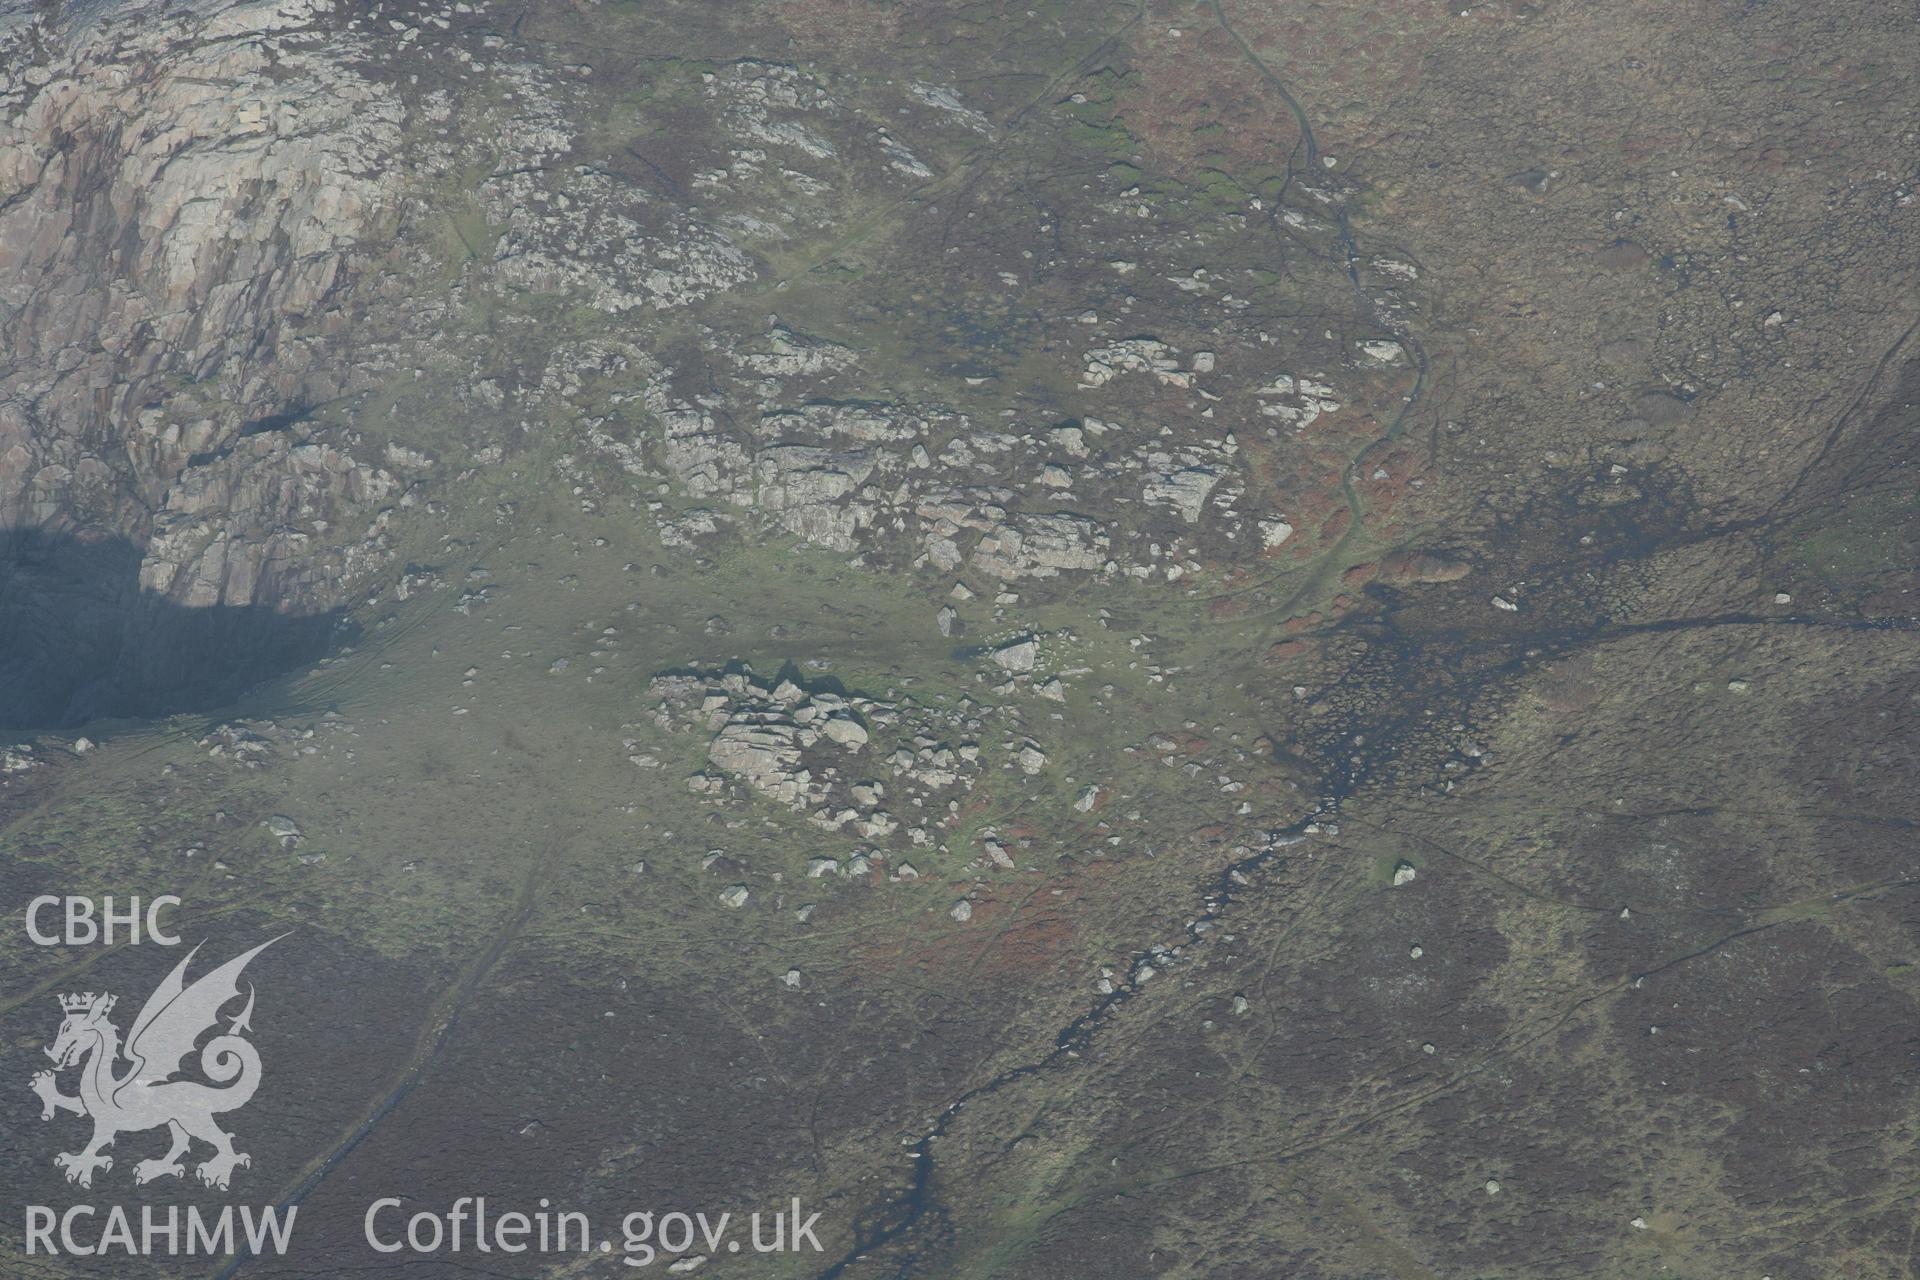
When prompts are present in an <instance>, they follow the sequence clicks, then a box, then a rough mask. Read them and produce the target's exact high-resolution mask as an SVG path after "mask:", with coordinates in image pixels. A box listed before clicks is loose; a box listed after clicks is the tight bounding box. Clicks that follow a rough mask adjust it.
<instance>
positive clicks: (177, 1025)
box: [33, 934, 286, 1191]
mask: <svg viewBox="0 0 1920 1280" xmlns="http://www.w3.org/2000/svg"><path fill="white" fill-rule="evenodd" d="M285 936H286V935H285V934H282V935H281V937H285ZM279 940H280V939H279V938H272V939H269V940H268V941H266V942H263V943H261V944H260V945H259V946H257V947H255V948H254V949H253V950H251V951H249V952H247V953H246V954H245V955H242V956H237V957H235V958H234V959H232V960H229V961H227V963H225V964H223V965H221V966H220V967H219V968H218V969H215V970H214V971H213V972H212V973H209V974H207V975H205V976H204V977H201V978H198V979H196V980H195V981H194V983H193V985H192V986H188V985H187V984H186V982H185V980H184V979H185V975H186V972H187V965H188V964H189V963H191V962H192V960H193V957H194V955H195V954H197V953H198V952H199V950H200V948H199V947H195V948H194V949H193V951H191V952H188V953H187V958H186V959H185V960H182V961H181V962H180V963H179V964H178V965H176V966H175V967H174V970H173V972H172V973H170V974H168V975H167V977H166V980H165V981H163V982H162V983H161V984H160V986H159V987H158V988H157V989H156V990H155V991H154V993H153V994H152V995H151V996H148V997H147V1003H146V1004H145V1005H144V1006H142V1007H141V1009H140V1016H139V1017H137V1018H135V1019H134V1020H133V1031H132V1033H131V1034H129V1035H128V1037H127V1043H126V1048H125V1051H124V1052H125V1057H126V1059H127V1061H128V1063H129V1064H130V1065H129V1066H128V1067H127V1069H126V1071H125V1072H124V1073H122V1074H119V1075H116V1074H114V1068H115V1066H116V1064H117V1063H118V1062H119V1060H120V1058H121V1055H122V1049H121V1045H120V1029H119V1028H118V1027H116V1026H114V1025H113V1023H111V1022H109V1021H107V1015H108V1014H110V1013H112V1012H113V1006H114V997H113V996H110V995H107V994H105V993H102V994H100V995H95V994H94V993H93V992H91V991H89V992H87V993H86V994H85V995H72V996H62V997H60V1008H61V1010H62V1012H64V1013H65V1014H66V1020H65V1021H63V1022H62V1023H61V1024H60V1034H59V1035H58V1036H56V1037H55V1038H54V1041H53V1046H52V1047H51V1048H49V1049H48V1050H47V1056H48V1057H49V1058H52V1059H53V1060H54V1063H55V1064H56V1070H60V1071H64V1070H66V1069H67V1068H68V1067H72V1066H79V1067H80V1093H79V1095H78V1096H77V1097H68V1096H67V1095H65V1094H63V1093H61V1092H60V1089H59V1085H58V1084H57V1083H56V1082H55V1078H54V1073H53V1072H52V1071H41V1072H38V1073H37V1074H35V1076H34V1077H33V1091H34V1092H35V1093H37V1094H39V1095H40V1101H41V1103H42V1109H41V1112H40V1118H41V1119H42V1120H51V1119H53V1115H54V1112H56V1111H71V1112H73V1113H74V1114H75V1115H82V1116H91V1117H92V1118H93V1139H92V1140H91V1141H90V1142H88V1143H87V1145H86V1146H84V1147H82V1148H81V1149H80V1150H78V1151H72V1152H66V1153H63V1154H61V1155H57V1156H55V1157H54V1158H53V1162H54V1164H55V1165H57V1166H59V1167H60V1168H61V1169H62V1170H64V1171H65V1173H66V1175H67V1181H68V1182H77V1183H79V1184H80V1185H81V1186H83V1187H90V1186H92V1185H93V1174H94V1170H96V1169H101V1170H105V1169H111V1168H113V1158H112V1157H111V1156H107V1155H103V1154H101V1152H102V1151H103V1150H104V1149H105V1148H107V1147H110V1146H112V1145H113V1140H114V1138H115V1137H116V1136H118V1135H119V1134H121V1133H129V1132H137V1131H139V1130H141V1129H156V1128H158V1127H160V1126H161V1125H165V1126H166V1127H167V1131H168V1132H169V1133H170V1134H171V1135H172V1136H173V1146H172V1147H171V1148H169V1149H168V1151H167V1153H166V1154H165V1155H163V1156H161V1157H160V1158H159V1159H157V1160H142V1161H140V1162H139V1163H138V1164H136V1165H134V1166H133V1180H134V1182H136V1183H146V1182H151V1181H153V1180H154V1179H155V1178H168V1177H171V1178H178V1177H181V1176H183V1175H184V1174H185V1173H186V1167H185V1166H184V1165H182V1164H181V1163H180V1157H181V1156H183V1155H185V1154H186V1153H187V1149H188V1148H189V1147H190V1146H192V1144H193V1139H195V1138H198V1139H199V1140H200V1141H202V1142H205V1143H207V1144H208V1145H210V1146H211V1147H213V1155H212V1156H211V1157H210V1158H209V1159H207V1160H206V1161H205V1162H204V1163H203V1164H201V1165H200V1166H199V1168H197V1169H195V1170H194V1173H195V1174H196V1175H197V1176H198V1177H199V1179H200V1181H202V1182H204V1183H206V1184H207V1185H208V1186H209V1187H217V1188H219V1189H220V1190H222V1191H224V1190H226V1188H227V1184H228V1182H229V1181H230V1180H231V1179H232V1177H233V1171H234V1169H235V1167H237V1166H239V1165H250V1164H252V1163H253V1161H252V1158H251V1157H249V1156H247V1155H245V1154H243V1153H241V1152H238V1151H235V1150H234V1149H233V1135H232V1134H230V1133H227V1132H226V1131H224V1130H223V1129H221V1128H220V1126H219V1125H217V1124H215V1123H214V1119H213V1118H214V1117H215V1116H216V1115H220V1114H222V1113H224V1112H228V1111H238V1110H239V1109H240V1108H241V1107H244V1106H246V1105H247V1103H248V1101H250V1100H251V1099H252V1097H253V1093H254V1090H255V1089H257V1088H259V1086H260V1055H259V1053H258V1052H257V1051H256V1050H255V1049H254V1047H253V1045H252V1044H250V1043H248V1042H247V1041H246V1040H245V1039H244V1038H243V1037H242V1033H243V1032H247V1031H251V1030H252V1029H253V1028H252V1026H251V1024H250V1023H249V1021H248V1020H249V1019H250V1018H252V1016H253V986H252V984H251V983H249V984H248V986H247V1006H246V1008H244V1009H242V1010H241V1011H240V1014H239V1016H237V1017H235V1018H233V1019H232V1021H231V1023H230V1025H229V1026H228V1028H227V1031H226V1033H225V1034H224V1035H216V1036H214V1037H213V1038H212V1039H211V1040H209V1041H207V1043H206V1045H205V1047H203V1048H202V1049H201V1050H200V1070H201V1071H202V1072H204V1073H205V1074H206V1076H207V1078H208V1079H209V1080H212V1081H214V1082H215V1084H217V1085H222V1086H224V1087H222V1088H215V1087H214V1086H213V1085H207V1084H202V1083H200V1082H199V1081H197V1080H175V1079H172V1077H173V1076H174V1075H175V1074H177V1073H178V1072H179V1071H180V1069H181V1060H182V1059H184V1058H185V1057H186V1056H187V1055H188V1054H190V1053H192V1052H193V1046H194V1042H195V1041H196V1040H198V1039H199V1038H200V1036H201V1035H202V1034H203V1033H204V1032H206V1031H207V1030H209V1029H210V1028H213V1027H215V1026H216V1024H217V1023H218V1022H219V1020H220V1010H221V1008H222V1007H223V1006H224V1005H226V1004H227V1002H228V1001H230V1000H233V999H236V998H237V997H238V996H239V995H240V987H239V979H240V971H241V970H242V969H244V968H246V967H247V962H248V961H249V960H251V959H253V958H254V957H255V956H257V955H259V954H260V953H261V952H262V951H265V950H266V949H267V948H268V947H270V946H272V945H273V944H274V943H275V942H278V941H279Z"/></svg>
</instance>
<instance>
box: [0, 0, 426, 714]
mask: <svg viewBox="0 0 1920 1280" xmlns="http://www.w3.org/2000/svg"><path fill="white" fill-rule="evenodd" d="M327 8H328V6H326V5H325V4H323V3H307V2H306V0H285V2H283V3H240V4H233V3H224V4H223V3H205V2H202V3H197V4H192V5H185V6H183V5H168V6H163V5H157V4H123V5H115V6H106V5H69V6H66V8H65V10H64V12H61V13H59V14H58V15H57V16H52V17H49V16H48V14H49V10H48V6H45V5H24V4H19V5H13V6H11V7H8V6H4V5H0V531H5V533H4V536H3V537H0V555H4V557H5V559H6V561H7V565H6V569H7V572H6V573H5V575H4V578H0V584H3V585H0V590H4V593H5V596H6V599H5V600H4V602H0V603H3V604H4V608H5V610H6V612H7V613H8V614H9V615H10V618H12V619H13V620H14V621H12V622H10V624H9V626H8V628H7V631H8V639H9V641H10V642H18V641H20V640H21V638H22V637H24V636H27V635H29V634H38V633H36V632H33V630H32V628H29V627H27V626H26V625H24V624H23V623H21V622H19V621H18V619H22V618H32V617H39V618H41V619H42V620H46V621H49V622H50V625H51V631H50V632H49V633H48V634H52V635H70V636H71V638H72V639H73V640H74V641H75V642H76V643H73V644H69V645H66V646H63V648H64V650H65V653H66V657H65V658H63V660H62V664H61V665H62V669H65V668H66V667H68V666H71V665H73V663H75V662H82V661H84V660H91V659H98V660H99V661H100V662H101V663H104V664H105V665H104V666H102V667H101V669H99V670H96V671H93V672H92V673H91V674H90V675H81V674H78V673H75V672H69V673H68V676H71V677H73V678H71V679H69V678H68V676H59V677H56V676H55V675H54V672H53V670H52V669H51V668H48V667H46V666H45V665H44V664H37V663H36V662H35V661H33V660H31V655H30V654H24V653H14V654H12V655H10V658H12V659H17V661H14V662H13V666H14V668H15V671H14V674H16V675H19V674H21V672H22V671H26V670H32V671H39V672H41V673H42V674H43V675H44V676H46V677H47V679H48V681H49V684H48V687H47V688H45V689H43V690H39V691H37V692H35V693H33V694H31V695H28V694H25V693H23V694H22V695H21V697H20V699H16V701H20V702H21V705H22V707H23V708H24V707H26V706H28V705H30V706H31V707H32V709H33V714H34V715H37V716H45V715H48V714H60V715H71V714H75V713H78V712H80V711H85V710H96V711H113V710H133V709H145V708H148V707H150V706H153V705H160V704H166V703H169V702H171V701H174V699H172V698H170V697H168V696H165V695H159V694H154V696H149V695H150V694H153V693H154V691H148V692H142V691H141V682H142V680H143V679H147V678H151V679H154V680H158V681H161V682H163V683H165V682H168V681H172V680H175V679H176V677H178V676H179V674H180V672H181V671H183V670H185V667H184V666H183V665H182V664H181V663H177V662H174V661H172V660H171V659H170V658H169V657H168V655H169V654H170V653H176V652H177V651H179V650H181V649H182V648H183V647H184V646H195V645H198V646H205V645H207V644H209V643H211V644H213V645H214V646H215V649H216V652H215V654H214V655H213V658H214V661H215V664H216V665H217V664H218V662H219V661H220V660H221V659H223V658H224V659H226V660H229V661H231V662H232V663H233V664H235V665H236V666H245V667H247V668H248V669H252V668H253V667H254V666H255V665H256V662H255V659H257V658H258V656H259V653H258V652H256V650H257V649H259V648H260V644H259V641H260V637H259V636H258V635H257V634H255V630H256V629H255V628H253V627H252V626H251V625H249V626H227V625H224V624H223V625H221V626H211V625H203V624H207V623H208V621H209V619H210V618H211V617H212V616H213V615H209V618H208V619H203V618H197V617H196V616H195V611H196V610H204V609H218V610H222V611H227V616H228V618H229V619H232V618H234V617H250V616H253V615H254V614H256V613H261V614H265V615H275V614H278V615H285V616H287V617H288V618H294V617H299V616H302V615H318V614H324V613H325V612H326V611H327V610H328V609H330V608H331V607H333V606H334V605H335V604H336V603H337V597H338V589H339V582H338V579H339V577H340V574H341V569H342V562H343V560H344V558H345V553H344V552H341V553H337V554H328V553H327V550H326V549H325V548H316V547H314V546H313V545H311V543H312V539H311V536H310V534H309V533H306V532H302V531H300V530H299V529H297V528H296V524H297V523H306V524H307V525H309V526H310V525H311V523H312V521H313V520H315V519H318V520H320V521H323V522H326V523H328V524H329V525H331V524H332V523H334V522H335V521H336V519H337V517H339V516H341V515H344V514H348V513H355V514H358V513H360V512H361V509H363V508H365V507H366V506H368V505H369V503H370V502H372V501H377V500H378V499H379V498H381V497H382V496H384V493H385V492H386V491H387V490H389V489H391V488H392V481H391V479H390V478H388V477H386V476H385V474H384V473H382V472H379V471H377V469H374V468H369V467H364V466H361V465H359V464H357V463H356V462H354V460H353V459H352V458H351V457H349V456H347V455H346V454H345V453H344V452H343V451H342V450H341V449H340V448H338V447H335V446H334V445H332V444H329V443H327V442H326V441H324V440H315V439H308V438H306V436H305V435H303V433H302V432H301V431H300V430H299V423H300V416H301V414H300V411H301V409H302V407H303V406H307V405H310V404H313V403H317V402H322V401H325V400H328V399H331V398H333V397H336V396H338V395H340V394H342V393H344V392H345V391H347V390H349V389H350V388H349V386H348V385H347V382H348V380H350V379H351V378H352V376H353V375H352V373H351V369H352V367H353V366H352V364H351V362H348V361H342V360H340V359H338V358H335V357H336V356H337V353H336V352H335V350H334V348H335V347H336V346H337V344H338V341H339V339H340V338H341V336H342V335H343V334H345V333H346V331H347V330H348V328H349V327H350V325H351V324H352V322H353V319H354V311H355V308H356V306H359V305H364V304H363V303H362V301H361V300H360V299H359V298H358V297H357V296H356V295H357V289H358V286H359V284H360V282H361V281H362V280H363V279H364V278H365V277H366V275H367V274H368V267H369V264H370V263H372V262H373V261H374V260H375V259H376V257H377V255H378V253H379V252H380V246H381V245H382V244H383V242H385V241H386V240H388V239H389V238H390V237H391V236H392V234H393V232H394V230H395V228H396V226H397V222H398V207H397V202H396V200H395V198H394V196H393V193H392V191H391V190H390V184H389V182H388V179H387V178H386V177H385V176H384V175H385V174H386V173H387V172H388V167H387V162H388V161H389V160H390V158H391V157H392V154H393V152H394V149H395V148H396V146H397V145H398V143H399V140H400V137H401V126H402V123H403V119H404V109H403V106H402V104H401V103H400V101H399V100H398V98H397V96H396V95H395V94H394V93H393V92H392V91H391V90H389V89H388V88H385V87H383V86H382V85H380V84H378V83H376V82H375V80H374V79H372V78H370V77H366V76H363V75H360V74H357V73H356V72H355V71H354V70H352V69H351V60H350V59H348V58H346V57H343V56H342V55H341V51H340V50H338V49H328V48H327V46H328V44H329V42H330V40H331V39H332V37H331V36H329V35H328V34H327V33H326V32H324V31H323V30H321V29H320V28H319V27H318V26H316V25H315V24H316V23H320V22H322V21H324V19H325V17H326V13H327ZM355 523H356V526H357V528H358V529H364V528H365V527H366V525H365V520H364V518H363V519H360V520H358V521H357V522H355ZM50 548H57V549H58V550H57V551H54V550H50ZM102 548H111V549H112V553H111V554H107V552H106V551H104V550H101V549H102ZM129 558H130V559H131V563H130V564H129V563H128V561H129ZM296 629H300V628H296ZM303 630H304V629H303ZM301 647H302V646H295V648H301ZM265 648H266V649H267V650H273V651H278V648H279V646H278V645H273V644H269V645H266V646H265ZM204 657H205V655H204V654H203V655H202V656H201V658H199V659H196V662H195V663H193V664H186V666H195V667H197V666H198V665H199V663H200V661H201V660H203V659H204ZM21 663H24V664H25V666H24V667H22V666H21V665H20V664H21ZM169 673H172V674H169ZM189 682H190V683H197V682H199V681H198V678H197V677H195V678H194V680H191V681H189ZM69 686H71V687H69ZM87 688H92V689H94V690H95V692H94V693H93V694H89V695H87V697H84V698H83V699H82V701H81V703H80V704H77V705H70V704H72V699H73V697H74V695H75V694H76V693H77V692H80V691H81V690H83V689H87ZM63 691H64V692H63ZM56 704H58V705H57V706H56Z"/></svg>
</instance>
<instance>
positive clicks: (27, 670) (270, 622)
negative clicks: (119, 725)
mask: <svg viewBox="0 0 1920 1280" xmlns="http://www.w3.org/2000/svg"><path fill="white" fill-rule="evenodd" d="M140 557H141V553H140V549H139V548H138V547H137V546H135V545H134V544H132V543H131V542H128V541H127V540H125V539H124V538H120V537H117V536H114V535H111V534H102V535H99V536H94V537H88V536H86V535H74V534H47V533H44V532H42V531H39V530H32V529H12V530H0V727H5V728H12V729H46V728H59V727H64V726H71V725H77V724H82V723H85V722H86V721H88V720H93V719H98V718H101V717H106V716H115V717H122V716H126V717H130V716H153V715H169V714H173V713H176V712H183V711H200V710H210V709H212V708H215V707H219V706H221V705H224V704H225V703H228V702H230V701H232V700H233V699H234V697H235V696H236V695H238V694H239V693H240V692H241V691H242V690H244V689H246V688H247V687H249V686H250V685H254V684H257V683H259V682H260V681H262V680H265V679H267V678H269V677H271V676H275V675H279V674H281V673H282V672H285V671H287V670H289V669H291V668H293V667H296V666H301V665H303V664H305V663H308V662H311V661H313V660H315V659H316V658H319V657H320V656H321V655H322V654H324V653H325V652H326V650H327V647H328V645H329V644H330V643H331V642H332V641H333V640H334V638H335V630H336V627H337V626H338V625H339V623H340V622H341V611H339V610H332V611H329V612H326V613H321V614H311V615H307V616H304V617H297V616H290V615H287V614H282V613H279V612H277V611H275V610H273V609H267V608H259V607H253V606H247V607H237V608H236V607H227V606H213V607H209V608H198V609H196V608H187V607H184V606H182V605H179V604H176V603H174V602H173V601H171V600H168V599H166V598H165V597H162V596H159V595H155V594H154V593H152V592H149V591H142V590H141V589H140Z"/></svg>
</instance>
